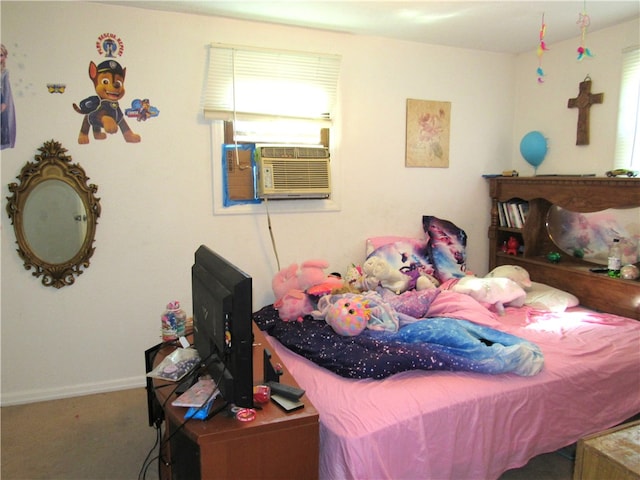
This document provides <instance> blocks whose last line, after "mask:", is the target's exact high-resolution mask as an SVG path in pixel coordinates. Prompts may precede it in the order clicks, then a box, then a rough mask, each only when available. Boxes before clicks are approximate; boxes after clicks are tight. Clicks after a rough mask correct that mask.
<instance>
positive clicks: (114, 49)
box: [96, 33, 124, 58]
mask: <svg viewBox="0 0 640 480" xmlns="http://www.w3.org/2000/svg"><path fill="white" fill-rule="evenodd" d="M96 50H98V54H99V55H100V56H101V57H102V56H104V57H106V58H115V57H121V56H122V54H123V53H124V42H123V41H122V39H121V38H120V37H118V36H117V35H116V34H115V33H103V34H102V35H100V36H99V37H98V39H97V40H96Z"/></svg>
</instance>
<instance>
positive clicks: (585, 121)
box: [567, 75, 604, 145]
mask: <svg viewBox="0 0 640 480" xmlns="http://www.w3.org/2000/svg"><path fill="white" fill-rule="evenodd" d="M603 99H604V93H591V78H589V76H588V75H587V77H586V78H585V79H584V81H582V82H580V93H579V94H578V96H577V97H576V98H570V99H569V102H568V103H567V107H568V108H577V109H578V132H577V135H576V145H589V112H590V111H591V105H593V104H594V103H602V101H603Z"/></svg>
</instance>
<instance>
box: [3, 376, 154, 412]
mask: <svg viewBox="0 0 640 480" xmlns="http://www.w3.org/2000/svg"><path fill="white" fill-rule="evenodd" d="M145 385H146V382H145V377H141V376H139V375H138V376H135V377H130V378H121V379H118V380H110V381H106V382H97V383H85V384H81V385H71V386H67V387H61V388H49V389H34V390H23V391H21V392H14V393H6V392H2V393H1V394H0V406H2V407H9V406H11V405H22V404H25V403H34V402H44V401H46V400H59V399H62V398H71V397H79V396H82V395H92V394H95V393H105V392H115V391H118V390H128V389H130V388H138V387H144V386H145Z"/></svg>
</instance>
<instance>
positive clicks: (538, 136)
mask: <svg viewBox="0 0 640 480" xmlns="http://www.w3.org/2000/svg"><path fill="white" fill-rule="evenodd" d="M520 153H521V154H522V156H523V157H524V159H525V160H526V161H527V163H528V164H529V165H531V166H533V167H534V168H538V166H539V165H540V164H541V163H542V161H543V160H544V157H545V155H546V154H547V139H546V138H544V135H542V133H540V132H538V131H534V132H529V133H527V134H526V135H525V136H524V137H522V140H521V141H520Z"/></svg>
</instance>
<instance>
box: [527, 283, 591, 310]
mask: <svg viewBox="0 0 640 480" xmlns="http://www.w3.org/2000/svg"><path fill="white" fill-rule="evenodd" d="M579 303H580V300H578V297H576V296H575V295H572V294H571V293H569V292H565V291H563V290H559V289H557V288H554V287H551V286H549V285H545V284H544V283H538V282H531V287H530V288H527V296H526V298H525V301H524V304H525V305H528V306H530V307H533V308H537V309H539V310H549V311H551V312H564V311H565V310H566V309H567V308H569V307H575V306H576V305H578V304H579Z"/></svg>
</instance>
